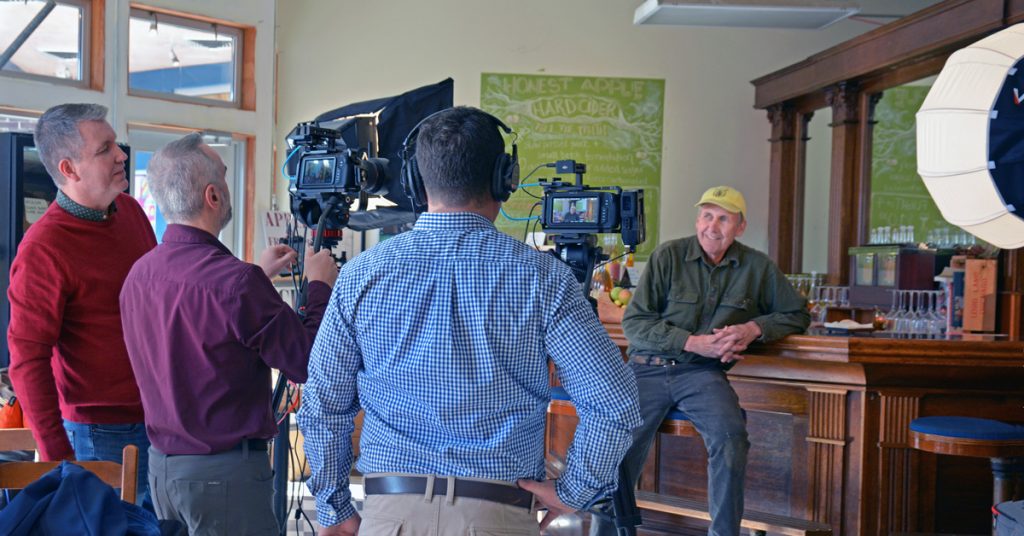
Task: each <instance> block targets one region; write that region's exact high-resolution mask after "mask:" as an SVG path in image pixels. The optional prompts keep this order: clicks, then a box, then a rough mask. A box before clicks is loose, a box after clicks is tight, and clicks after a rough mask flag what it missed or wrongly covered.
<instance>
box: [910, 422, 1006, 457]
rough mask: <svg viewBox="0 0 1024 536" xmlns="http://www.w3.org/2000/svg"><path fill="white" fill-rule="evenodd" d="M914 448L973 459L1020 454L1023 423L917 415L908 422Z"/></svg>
mask: <svg viewBox="0 0 1024 536" xmlns="http://www.w3.org/2000/svg"><path fill="white" fill-rule="evenodd" d="M910 436H911V440H912V442H913V446H914V448H916V449H920V450H924V451H927V452H934V453H936V454H950V455H953V456H973V457H977V458H1011V457H1018V456H1024V426H1021V425H1016V424H1009V423H1005V422H1000V421H996V420H992V419H978V418H975V417H921V418H919V419H914V420H913V421H912V422H911V423H910Z"/></svg>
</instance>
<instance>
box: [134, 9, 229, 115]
mask: <svg viewBox="0 0 1024 536" xmlns="http://www.w3.org/2000/svg"><path fill="white" fill-rule="evenodd" d="M241 37H242V32H241V30H239V29H238V28H234V27H231V26H224V25H218V24H215V23H211V22H205V21H199V20H193V19H187V18H184V17H180V16H176V15H170V14H165V13H161V12H155V11H147V10H143V9H139V8H132V10H131V18H130V20H129V24H128V91H129V93H131V94H133V95H141V96H153V97H162V98H171V99H174V100H182V101H186V102H201V103H207V104H222V105H227V106H238V105H239V91H238V86H239V79H240V74H239V73H240V69H239V67H240V65H241V61H240V58H241V57H242V56H241V50H240V49H241V43H242V39H241Z"/></svg>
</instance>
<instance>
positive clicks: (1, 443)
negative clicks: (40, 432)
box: [0, 428, 36, 451]
mask: <svg viewBox="0 0 1024 536" xmlns="http://www.w3.org/2000/svg"><path fill="white" fill-rule="evenodd" d="M3 450H36V440H35V438H33V437H32V430H30V429H28V428H0V451H3Z"/></svg>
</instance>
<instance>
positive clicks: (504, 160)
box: [491, 153, 512, 202]
mask: <svg viewBox="0 0 1024 536" xmlns="http://www.w3.org/2000/svg"><path fill="white" fill-rule="evenodd" d="M511 164H512V159H511V158H510V157H509V156H508V155H507V154H505V153H501V154H500V155H498V158H497V159H496V160H495V161H494V175H493V176H492V177H491V196H492V197H494V200H495V201H501V202H505V201H508V197H509V196H510V195H512V191H511V190H510V189H509V180H508V179H509V171H511V168H512V165H511Z"/></svg>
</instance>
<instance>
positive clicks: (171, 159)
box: [146, 132, 222, 223]
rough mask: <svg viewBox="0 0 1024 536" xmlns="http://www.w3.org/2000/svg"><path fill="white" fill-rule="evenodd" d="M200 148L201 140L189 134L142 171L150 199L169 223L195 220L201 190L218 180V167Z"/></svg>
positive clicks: (168, 146)
mask: <svg viewBox="0 0 1024 536" xmlns="http://www.w3.org/2000/svg"><path fill="white" fill-rule="evenodd" d="M202 144H203V136H202V135H201V134H199V133H198V132H193V133H192V134H189V135H187V136H185V137H184V138H181V139H180V140H177V141H172V142H171V143H168V144H167V145H165V146H163V147H162V148H160V150H159V151H157V152H156V154H154V155H153V158H152V159H150V161H149V167H147V168H146V178H147V179H148V181H149V188H150V191H151V192H152V193H153V198H154V199H156V204H157V206H159V207H160V210H161V211H162V212H163V214H164V217H165V218H167V221H169V222H171V223H183V222H187V221H190V220H192V219H193V218H195V217H196V216H198V215H199V213H200V212H201V211H202V209H203V190H204V189H206V187H207V186H208V185H210V184H215V183H217V182H218V181H219V179H220V174H221V171H222V169H221V167H220V165H219V164H218V163H217V161H216V160H213V159H212V158H210V157H209V155H207V154H206V153H204V152H203V151H202V149H200V146H201V145H202Z"/></svg>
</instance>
